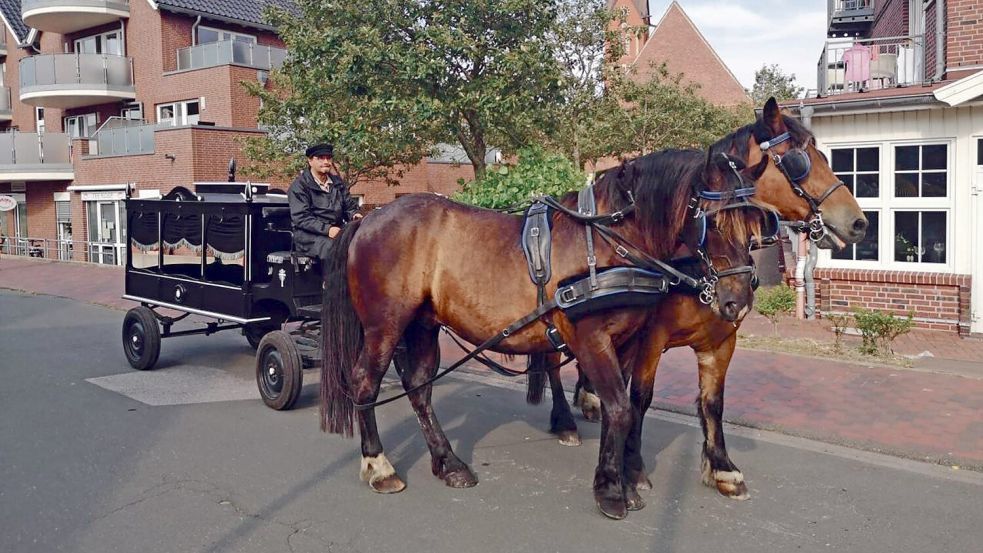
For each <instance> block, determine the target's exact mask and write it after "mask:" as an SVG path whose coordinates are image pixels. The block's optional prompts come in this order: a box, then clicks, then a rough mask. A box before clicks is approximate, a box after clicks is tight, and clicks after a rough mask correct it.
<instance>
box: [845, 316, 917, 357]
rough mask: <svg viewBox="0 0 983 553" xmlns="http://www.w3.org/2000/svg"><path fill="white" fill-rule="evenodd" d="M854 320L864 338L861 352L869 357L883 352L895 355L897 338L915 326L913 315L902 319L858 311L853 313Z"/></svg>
mask: <svg viewBox="0 0 983 553" xmlns="http://www.w3.org/2000/svg"><path fill="white" fill-rule="evenodd" d="M853 318H854V320H856V322H857V329H858V330H859V331H860V335H861V337H862V338H863V343H862V344H861V346H860V351H861V352H862V353H865V354H869V355H877V354H878V353H881V352H885V353H886V352H890V353H892V354H893V353H894V348H893V347H892V343H893V342H894V340H895V338H897V337H898V336H901V335H902V334H907V333H908V332H909V331H910V330H911V327H912V326H914V321H913V320H912V319H913V318H914V316H913V314H912V313H908V316H907V317H905V318H901V317H895V316H894V315H891V314H890V313H882V312H880V311H877V310H870V309H856V310H854V312H853Z"/></svg>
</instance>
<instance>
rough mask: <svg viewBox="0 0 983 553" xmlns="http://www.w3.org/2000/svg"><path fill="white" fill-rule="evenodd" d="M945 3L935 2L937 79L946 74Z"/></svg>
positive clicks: (939, 0)
mask: <svg viewBox="0 0 983 553" xmlns="http://www.w3.org/2000/svg"><path fill="white" fill-rule="evenodd" d="M945 9H946V5H945V1H944V0H935V79H934V80H936V81H941V80H942V75H943V74H944V73H945Z"/></svg>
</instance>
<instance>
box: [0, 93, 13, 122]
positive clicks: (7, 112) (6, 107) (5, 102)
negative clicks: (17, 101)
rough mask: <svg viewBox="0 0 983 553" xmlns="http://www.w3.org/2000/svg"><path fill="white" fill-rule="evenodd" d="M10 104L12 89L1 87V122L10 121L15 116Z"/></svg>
mask: <svg viewBox="0 0 983 553" xmlns="http://www.w3.org/2000/svg"><path fill="white" fill-rule="evenodd" d="M12 105H13V104H11V103H10V88H8V87H6V86H0V121H9V120H10V118H11V117H12V116H13V111H12V108H11V106H12Z"/></svg>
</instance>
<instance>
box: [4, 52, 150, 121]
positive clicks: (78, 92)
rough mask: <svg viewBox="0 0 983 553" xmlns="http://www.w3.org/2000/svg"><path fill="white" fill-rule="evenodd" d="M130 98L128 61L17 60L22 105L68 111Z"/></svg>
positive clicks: (77, 57) (91, 57)
mask: <svg viewBox="0 0 983 553" xmlns="http://www.w3.org/2000/svg"><path fill="white" fill-rule="evenodd" d="M134 97H135V90H134V88H133V60H132V59H131V58H127V57H124V56H115V55H111V54H81V53H75V54H39V55H36V56H30V57H27V58H23V59H21V60H20V99H21V101H22V102H26V103H30V104H33V105H40V106H51V107H60V108H71V107H81V106H86V105H93V104H98V103H104V102H106V101H107V100H110V99H125V98H134Z"/></svg>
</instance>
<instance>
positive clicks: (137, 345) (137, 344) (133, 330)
mask: <svg viewBox="0 0 983 553" xmlns="http://www.w3.org/2000/svg"><path fill="white" fill-rule="evenodd" d="M145 343H146V333H145V332H144V331H143V325H142V324H140V323H139V322H134V323H133V324H131V325H130V331H129V332H127V341H126V347H127V349H128V350H129V351H130V353H132V354H133V357H134V358H137V359H139V358H140V357H142V356H143V347H144V344H145Z"/></svg>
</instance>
